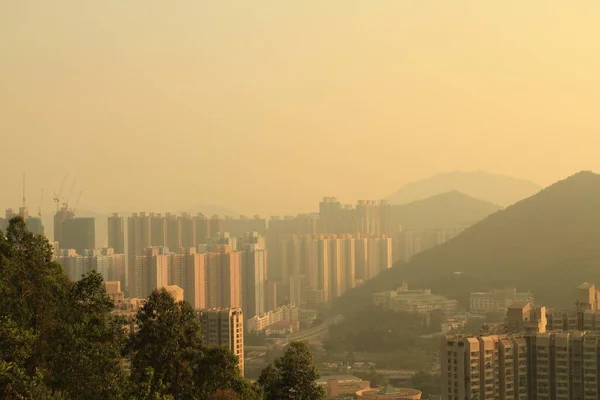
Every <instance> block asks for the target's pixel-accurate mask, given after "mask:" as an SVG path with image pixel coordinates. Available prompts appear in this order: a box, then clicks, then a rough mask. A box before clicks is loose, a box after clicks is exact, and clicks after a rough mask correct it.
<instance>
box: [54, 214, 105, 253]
mask: <svg viewBox="0 0 600 400" xmlns="http://www.w3.org/2000/svg"><path fill="white" fill-rule="evenodd" d="M61 234H62V238H61V239H62V241H59V243H60V247H61V248H63V249H76V250H77V251H78V252H81V251H82V250H84V249H94V248H96V220H95V219H94V218H68V219H66V220H64V221H63V223H62V232H61Z"/></svg>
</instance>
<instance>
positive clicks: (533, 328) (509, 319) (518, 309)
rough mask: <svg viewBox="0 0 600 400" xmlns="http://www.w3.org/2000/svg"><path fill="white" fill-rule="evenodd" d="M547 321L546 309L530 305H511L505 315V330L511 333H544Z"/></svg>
mask: <svg viewBox="0 0 600 400" xmlns="http://www.w3.org/2000/svg"><path fill="white" fill-rule="evenodd" d="M547 325H548V320H547V317H546V307H544V306H540V307H536V306H534V305H533V304H531V303H513V304H511V305H510V306H509V307H508V312H507V313H506V328H507V330H508V332H511V333H527V334H534V333H543V332H546V327H547Z"/></svg>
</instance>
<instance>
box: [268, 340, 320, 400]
mask: <svg viewBox="0 0 600 400" xmlns="http://www.w3.org/2000/svg"><path fill="white" fill-rule="evenodd" d="M317 379H319V374H318V372H317V370H316V368H315V366H314V365H313V361H312V356H311V354H310V351H309V348H308V346H307V345H306V343H304V342H291V343H290V344H289V346H288V348H287V349H286V352H285V354H284V355H283V356H282V357H281V358H279V359H277V360H276V361H275V365H274V366H273V365H269V366H267V367H266V368H265V369H264V370H263V371H262V373H261V376H260V378H259V380H258V383H259V385H260V386H262V388H263V389H264V391H265V398H266V399H267V400H283V399H294V400H318V399H324V398H325V390H324V389H323V388H322V387H319V386H317V384H316V380H317Z"/></svg>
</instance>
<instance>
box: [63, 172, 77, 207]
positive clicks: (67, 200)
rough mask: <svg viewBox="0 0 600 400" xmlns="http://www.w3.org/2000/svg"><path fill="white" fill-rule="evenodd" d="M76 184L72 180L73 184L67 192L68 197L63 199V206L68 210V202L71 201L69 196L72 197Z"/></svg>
mask: <svg viewBox="0 0 600 400" xmlns="http://www.w3.org/2000/svg"><path fill="white" fill-rule="evenodd" d="M76 182H77V180H76V179H73V183H72V184H71V190H69V196H67V198H66V199H65V202H64V203H63V205H64V206H65V208H67V209H68V208H69V201H70V200H71V196H73V190H75V183H76Z"/></svg>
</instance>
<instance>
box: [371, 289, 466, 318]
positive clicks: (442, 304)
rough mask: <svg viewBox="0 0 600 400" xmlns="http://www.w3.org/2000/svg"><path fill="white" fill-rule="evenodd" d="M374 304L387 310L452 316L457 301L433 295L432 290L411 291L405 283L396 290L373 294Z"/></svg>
mask: <svg viewBox="0 0 600 400" xmlns="http://www.w3.org/2000/svg"><path fill="white" fill-rule="evenodd" d="M373 303H374V304H375V305H376V306H378V307H382V308H384V309H387V310H391V311H396V312H409V313H415V314H426V313H429V312H431V311H434V310H441V311H442V312H443V313H444V314H446V315H450V314H452V313H454V312H455V311H456V308H457V305H458V303H457V301H456V300H450V299H448V298H446V297H444V296H440V295H436V294H433V293H431V289H417V290H414V289H413V290H409V289H408V285H407V284H406V283H404V284H403V285H402V286H401V287H399V288H398V289H396V290H391V291H387V292H379V293H375V294H373Z"/></svg>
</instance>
